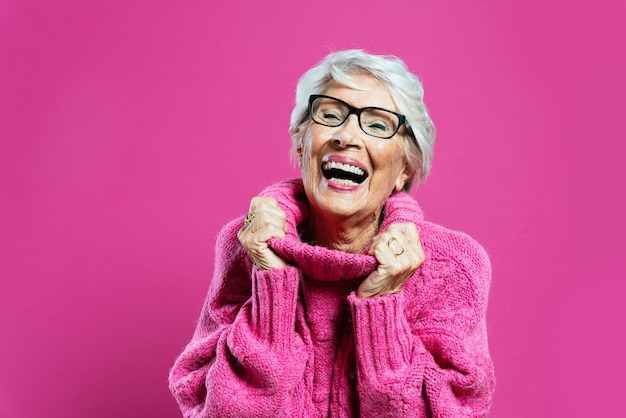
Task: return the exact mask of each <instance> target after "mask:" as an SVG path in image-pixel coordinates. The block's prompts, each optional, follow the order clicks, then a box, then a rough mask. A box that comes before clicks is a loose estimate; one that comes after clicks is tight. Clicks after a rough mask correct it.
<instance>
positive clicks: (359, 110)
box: [308, 94, 406, 139]
mask: <svg viewBox="0 0 626 418" xmlns="http://www.w3.org/2000/svg"><path fill="white" fill-rule="evenodd" d="M319 98H325V99H332V100H335V101H338V102H339V103H342V104H343V105H345V106H346V107H347V108H348V113H347V114H346V117H345V119H344V120H343V121H342V122H341V123H340V124H339V125H327V124H325V123H321V122H318V121H316V120H315V119H314V118H313V114H312V112H311V110H312V107H313V102H314V101H315V100H316V99H319ZM372 109H373V110H382V111H383V112H388V113H391V114H394V115H396V117H397V118H398V126H397V127H396V130H395V131H394V132H393V133H392V134H391V135H389V136H377V135H372V134H371V133H368V132H366V131H365V129H363V125H361V113H363V112H364V111H366V110H372ZM308 113H309V117H310V118H311V120H312V121H313V122H315V123H317V124H318V125H322V126H329V127H331V128H337V127H339V126H341V125H343V124H344V123H346V121H347V120H348V118H350V115H353V114H354V115H356V118H357V120H358V122H359V128H361V131H363V133H365V134H366V135H369V136H371V137H374V138H380V139H390V138H392V137H393V136H394V135H395V134H397V133H398V131H399V130H400V128H401V127H402V125H404V124H405V123H406V116H404V115H403V114H401V113H398V112H394V111H393V110H389V109H385V108H382V107H377V106H368V107H361V108H357V107H354V106H351V105H350V104H349V103H346V102H344V101H343V100H341V99H338V98H336V97H332V96H326V95H325V94H312V95H310V96H309V106H308Z"/></svg>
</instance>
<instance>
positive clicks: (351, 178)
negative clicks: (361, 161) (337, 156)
mask: <svg viewBox="0 0 626 418" xmlns="http://www.w3.org/2000/svg"><path fill="white" fill-rule="evenodd" d="M322 173H323V174H324V177H326V178H327V179H328V180H332V181H333V182H335V183H337V184H341V185H343V186H357V185H359V184H361V183H363V182H364V181H365V179H366V178H367V173H366V172H365V171H363V170H362V169H360V168H359V167H356V166H353V165H350V164H343V163H340V162H337V161H328V162H325V163H324V164H322Z"/></svg>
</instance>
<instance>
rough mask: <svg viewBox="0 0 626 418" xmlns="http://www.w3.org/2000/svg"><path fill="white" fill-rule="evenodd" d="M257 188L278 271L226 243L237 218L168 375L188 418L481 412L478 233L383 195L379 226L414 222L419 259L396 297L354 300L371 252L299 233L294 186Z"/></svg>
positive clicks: (486, 386) (300, 210) (488, 376)
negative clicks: (276, 227)
mask: <svg viewBox="0 0 626 418" xmlns="http://www.w3.org/2000/svg"><path fill="white" fill-rule="evenodd" d="M262 195H264V196H268V197H272V198H274V199H276V200H277V201H278V202H279V204H280V206H281V208H282V209H283V210H284V211H285V212H286V214H287V226H288V232H287V234H286V236H285V238H281V239H276V238H274V239H271V240H270V241H269V242H268V244H269V245H270V246H271V247H272V248H273V250H274V251H275V252H276V253H277V254H278V255H280V256H281V257H282V258H283V259H284V260H285V261H286V262H287V263H288V266H287V267H285V268H282V269H274V270H259V269H257V268H256V267H255V266H254V265H253V263H252V262H251V261H250V258H249V257H248V255H247V254H246V252H245V250H244V249H243V247H242V246H241V244H240V243H239V241H238V239H237V231H238V230H239V228H241V225H242V223H243V217H240V218H238V219H236V220H234V221H232V222H230V223H229V224H227V225H226V226H225V227H224V228H223V229H222V231H221V232H220V234H219V236H218V240H217V246H216V259H215V273H214V277H213V280H212V282H211V287H210V289H209V294H208V296H207V299H206V302H205V305H204V308H203V311H202V315H201V317H200V320H199V322H198V325H197V328H196V331H195V333H194V335H193V338H192V340H191V342H189V344H188V345H187V346H186V348H185V349H184V351H183V353H182V354H181V355H180V356H179V357H178V359H177V360H176V362H175V364H174V367H173V368H172V370H171V371H170V376H169V382H170V389H171V391H172V393H173V394H174V397H175V398H176V400H177V401H178V403H179V406H180V408H181V411H182V412H183V415H184V416H185V417H357V416H362V417H431V416H432V417H481V416H484V415H486V413H487V411H488V409H489V407H490V404H491V396H492V392H493V388H494V383H495V381H494V374H493V365H492V362H491V359H490V357H489V350H488V346H487V329H486V323H485V314H486V309H487V297H488V292H489V283H490V279H491V268H490V264H489V260H488V258H487V255H486V253H485V251H484V250H483V249H482V247H481V246H480V245H478V243H476V241H474V240H473V239H472V238H470V237H468V236H467V235H465V234H462V233H459V232H455V231H450V230H447V229H445V228H443V227H441V226H438V225H435V224H432V223H430V222H427V221H425V220H424V218H423V214H422V211H421V210H420V208H419V206H418V204H417V202H416V201H415V200H414V199H413V198H412V197H411V196H409V195H408V194H406V193H397V194H394V195H392V196H391V197H389V199H388V200H387V202H386V204H385V208H384V219H383V222H382V224H381V230H385V229H386V228H387V227H389V225H390V224H392V223H396V222H413V223H415V225H416V226H417V228H418V231H419V234H420V240H421V243H422V247H423V249H424V253H425V256H426V259H425V261H424V263H423V264H422V265H421V266H420V267H419V268H418V269H417V271H416V272H415V274H414V275H413V276H412V277H411V278H410V279H409V280H408V281H407V283H406V284H405V286H404V288H403V290H402V291H400V292H398V293H395V294H390V295H384V296H378V297H373V298H364V299H359V298H358V297H356V294H355V290H356V289H357V288H358V286H359V284H360V283H361V281H362V280H363V279H364V278H365V277H367V275H369V274H370V273H371V272H372V271H374V270H375V268H376V259H375V258H374V257H372V256H370V255H367V254H366V253H367V250H366V251H365V252H364V254H348V253H344V252H341V251H335V250H330V249H327V248H323V247H318V246H313V245H309V244H307V243H303V242H302V241H301V240H300V238H299V234H298V230H299V228H300V227H302V225H303V224H305V223H306V222H307V220H308V218H309V215H310V210H309V205H308V202H307V199H306V195H305V193H304V189H303V186H302V182H301V181H300V180H290V181H285V182H282V183H278V184H276V185H273V186H271V187H269V188H267V189H266V190H265V191H264V192H263V193H262Z"/></svg>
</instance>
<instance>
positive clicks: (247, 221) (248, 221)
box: [243, 212, 254, 229]
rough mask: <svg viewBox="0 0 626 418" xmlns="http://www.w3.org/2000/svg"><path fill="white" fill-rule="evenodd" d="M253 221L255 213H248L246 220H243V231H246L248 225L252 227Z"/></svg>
mask: <svg viewBox="0 0 626 418" xmlns="http://www.w3.org/2000/svg"><path fill="white" fill-rule="evenodd" d="M253 219H254V212H250V213H248V214H247V215H246V219H244V220H243V229H246V228H247V227H248V225H250V223H251V222H252V220H253Z"/></svg>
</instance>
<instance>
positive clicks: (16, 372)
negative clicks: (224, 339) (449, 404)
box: [0, 0, 626, 418]
mask: <svg viewBox="0 0 626 418" xmlns="http://www.w3.org/2000/svg"><path fill="white" fill-rule="evenodd" d="M264 3H266V2H242V1H221V2H208V1H187V2H176V1H173V0H172V1H165V0H158V1H155V0H152V1H143V2H142V1H132V2H130V1H120V0H116V1H107V2H86V1H82V0H68V1H62V2H50V1H43V0H30V1H28V0H22V1H17V0H3V1H2V2H0V141H1V142H0V280H1V281H0V418H18V417H19V418H30V417H48V418H55V417H59V418H60V417H63V418H74V417H96V418H99V417H148V416H150V417H174V416H178V409H177V406H176V404H175V402H174V401H173V400H172V398H171V396H170V394H169V391H168V389H167V372H168V369H169V367H170V366H171V365H172V363H173V361H174V359H175V357H176V356H177V355H178V354H179V352H180V351H181V349H182V348H183V346H184V345H185V343H186V342H187V341H188V339H189V338H190V337H191V333H192V331H193V328H194V324H195V321H196V319H197V317H198V315H199V313H200V308H201V305H202V302H203V299H204V297H205V294H206V290H207V288H208V285H209V281H210V278H211V274H212V267H213V249H214V240H215V236H216V234H217V231H218V230H219V228H220V226H221V225H223V224H224V223H225V222H226V221H228V220H230V219H231V218H233V217H235V216H238V215H241V214H243V213H245V212H246V210H247V206H248V201H249V199H250V197H252V196H253V195H254V194H256V193H258V192H259V191H260V190H261V189H262V188H263V187H264V186H266V185H268V184H270V183H272V182H275V181H277V180H280V179H285V178H288V177H293V176H296V175H298V172H297V171H296V170H295V169H294V168H293V167H292V166H291V164H290V162H289V158H288V149H289V137H288V133H287V127H288V120H289V113H290V110H291V107H292V103H293V95H294V88H295V83H296V81H297V79H298V77H299V76H300V75H301V74H302V73H303V72H304V71H305V70H306V69H308V68H309V67H311V66H312V65H313V64H315V63H316V62H317V61H319V60H320V59H321V58H322V57H323V56H325V55H326V54H327V53H328V52H329V51H332V50H337V49H343V48H352V47H358V48H363V49H366V50H368V51H370V52H375V53H391V54H395V55H398V56H400V57H402V58H403V59H404V60H405V61H406V63H407V64H408V66H409V67H410V68H411V70H412V71H414V72H415V73H416V74H418V75H419V76H420V77H422V79H423V82H424V85H425V88H426V101H427V104H428V106H429V108H430V110H431V112H432V116H433V118H434V120H435V123H436V124H437V127H438V129H439V136H438V140H437V141H438V142H437V145H436V148H435V150H436V152H435V154H436V156H435V160H434V166H433V172H432V176H431V177H430V179H429V180H428V181H427V182H426V183H425V184H423V185H422V186H421V187H419V189H418V190H416V191H414V195H415V196H416V197H417V198H418V199H419V200H420V202H421V204H422V206H423V208H424V210H425V212H426V216H427V217H428V218H430V219H431V220H433V221H435V222H438V223H441V224H444V225H446V226H448V227H451V228H455V229H461V230H464V231H466V232H468V233H470V234H471V235H473V236H474V237H476V238H477V239H478V240H479V241H480V242H481V243H482V244H483V245H484V246H485V248H486V249H487V251H488V252H489V254H490V255H491V259H492V263H493V271H494V281H493V285H492V293H491V302H490V308H489V330H490V343H491V350H492V355H493V359H494V361H495V365H496V373H497V381H498V384H497V389H496V394H495V398H494V406H493V409H492V414H491V416H492V417H507V418H511V417H578V416H580V417H583V416H616V415H618V413H617V412H616V411H618V410H623V407H622V405H621V404H622V402H620V401H621V400H622V399H623V393H622V392H623V388H624V384H623V376H624V373H625V372H626V368H625V366H624V361H623V356H624V352H625V350H626V346H625V344H624V342H623V341H622V338H623V335H624V331H623V325H621V320H622V319H623V318H624V309H623V306H624V304H625V303H624V301H623V299H624V285H623V281H624V279H626V274H625V273H626V272H625V268H624V263H623V260H624V254H623V252H624V249H625V246H624V241H623V237H624V234H625V233H626V231H625V228H624V227H625V225H624V221H623V213H624V209H625V207H624V204H623V203H622V198H623V194H624V174H623V173H624V171H623V168H620V167H619V165H620V163H621V162H622V160H623V154H624V149H623V145H622V144H623V143H624V141H626V135H624V128H623V125H624V120H625V113H624V111H625V110H626V109H625V106H624V93H625V91H624V81H623V78H624V74H625V73H626V67H625V65H624V62H623V58H624V39H626V33H624V29H621V26H622V25H623V21H624V18H625V17H626V13H625V6H624V2H620V1H615V2H614V4H610V3H608V2H603V1H580V2H569V1H556V0H555V1H549V0H541V1H540V0H526V1H502V0H486V1H476V2H469V1H464V0H458V1H453V0H430V1H404V2H403V1H393V0H386V1H378V2H371V3H370V4H368V3H367V2H364V1H349V2H337V1H333V2H324V1H314V2H310V3H306V2H297V1H286V0H285V1H278V2H272V4H271V5H265V4H264ZM268 3H269V2H268ZM572 3H575V4H572ZM622 165H623V164H622ZM618 407H619V409H618Z"/></svg>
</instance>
